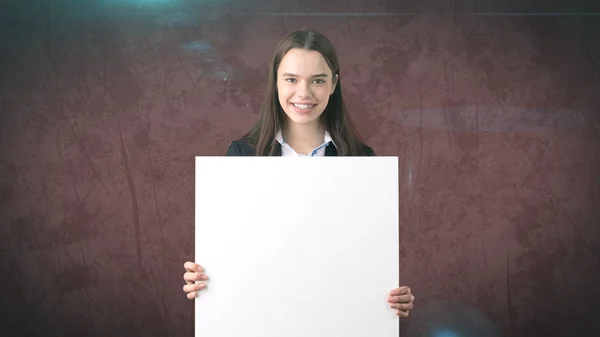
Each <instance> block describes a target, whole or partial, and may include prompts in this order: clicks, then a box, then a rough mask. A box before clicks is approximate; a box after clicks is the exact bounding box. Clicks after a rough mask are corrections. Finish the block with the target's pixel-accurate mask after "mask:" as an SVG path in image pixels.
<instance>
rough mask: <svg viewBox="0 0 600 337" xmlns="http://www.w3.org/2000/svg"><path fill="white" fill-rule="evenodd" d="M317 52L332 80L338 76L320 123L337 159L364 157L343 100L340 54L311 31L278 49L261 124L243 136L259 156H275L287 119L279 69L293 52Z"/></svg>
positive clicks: (288, 38) (284, 41) (287, 38)
mask: <svg viewBox="0 0 600 337" xmlns="http://www.w3.org/2000/svg"><path fill="white" fill-rule="evenodd" d="M294 48H298V49H305V50H310V51H317V52H319V53H321V55H323V57H324V58H325V60H326V61H327V64H328V65H329V68H330V69H331V72H332V73H333V77H334V78H335V76H336V75H337V85H336V87H335V91H334V92H333V94H332V95H331V96H330V97H329V102H328V104H327V107H326V108H325V110H324V111H323V114H322V115H321V120H322V121H323V122H324V124H325V127H326V129H327V131H328V132H329V134H330V135H331V138H332V139H333V141H334V142H335V145H336V147H337V152H338V156H358V155H363V154H364V153H363V151H364V148H363V146H362V143H361V141H360V139H359V137H358V134H357V132H356V129H355V127H354V124H353V123H352V121H351V120H350V116H349V114H348V112H347V110H346V107H345V105H344V100H343V99H342V83H341V76H340V67H339V63H338V59H337V54H336V52H335V49H334V48H333V45H332V44H331V42H330V41H329V40H328V39H327V38H326V37H325V36H323V35H322V34H320V33H318V32H315V31H311V30H300V31H295V32H292V33H290V34H288V35H287V36H285V37H284V38H283V39H281V41H279V43H278V44H277V47H276V49H275V55H274V56H273V59H272V60H271V64H270V69H269V78H268V81H267V88H266V92H265V94H266V95H265V99H264V101H263V105H262V107H261V112H260V119H259V121H258V123H256V125H255V126H254V127H253V128H252V129H251V130H250V131H249V132H248V133H247V134H246V135H245V136H244V139H245V140H247V141H248V142H249V143H250V144H251V145H252V146H254V149H255V152H256V155H257V156H269V155H273V153H274V151H275V148H276V146H277V140H276V135H277V132H278V131H279V129H280V128H281V127H282V126H283V121H284V118H285V115H284V112H283V109H282V108H281V105H280V104H279V100H278V96H277V69H278V68H279V64H280V63H281V60H282V59H283V57H284V56H285V54H287V52H288V51H290V50H291V49H294Z"/></svg>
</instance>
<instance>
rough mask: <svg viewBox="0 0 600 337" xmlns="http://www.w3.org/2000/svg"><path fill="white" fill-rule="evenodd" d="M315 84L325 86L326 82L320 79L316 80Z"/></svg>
mask: <svg viewBox="0 0 600 337" xmlns="http://www.w3.org/2000/svg"><path fill="white" fill-rule="evenodd" d="M315 83H317V84H325V80H323V79H320V78H318V79H316V80H315Z"/></svg>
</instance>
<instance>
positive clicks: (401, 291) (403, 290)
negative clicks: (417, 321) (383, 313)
mask: <svg viewBox="0 0 600 337" xmlns="http://www.w3.org/2000/svg"><path fill="white" fill-rule="evenodd" d="M404 294H410V288H409V287H407V286H402V287H398V288H396V289H394V290H392V291H390V296H397V295H404Z"/></svg>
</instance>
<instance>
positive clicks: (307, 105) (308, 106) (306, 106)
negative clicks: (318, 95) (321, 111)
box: [294, 104, 314, 109]
mask: <svg viewBox="0 0 600 337" xmlns="http://www.w3.org/2000/svg"><path fill="white" fill-rule="evenodd" d="M294 106H295V107H296V108H299V109H309V108H312V107H313V106H314V104H312V105H311V104H294Z"/></svg>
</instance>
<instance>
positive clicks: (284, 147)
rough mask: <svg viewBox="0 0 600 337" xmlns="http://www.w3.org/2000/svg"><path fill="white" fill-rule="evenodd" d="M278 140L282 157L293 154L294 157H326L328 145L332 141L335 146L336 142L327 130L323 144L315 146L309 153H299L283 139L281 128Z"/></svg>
mask: <svg viewBox="0 0 600 337" xmlns="http://www.w3.org/2000/svg"><path fill="white" fill-rule="evenodd" d="M277 141H278V142H279V144H281V156H282V157H289V156H292V157H324V156H325V148H326V147H327V145H329V144H330V143H331V144H333V146H335V143H334V142H333V139H332V138H331V135H330V134H329V132H327V131H325V139H324V141H323V144H321V145H319V146H317V147H316V148H314V149H313V150H312V151H310V153H309V154H308V155H305V154H299V153H297V152H296V151H294V149H292V147H291V146H290V145H289V144H288V143H286V142H285V141H284V140H283V134H282V133H281V130H279V132H277Z"/></svg>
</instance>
